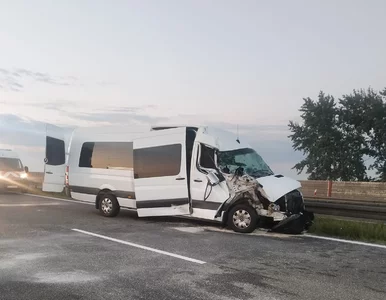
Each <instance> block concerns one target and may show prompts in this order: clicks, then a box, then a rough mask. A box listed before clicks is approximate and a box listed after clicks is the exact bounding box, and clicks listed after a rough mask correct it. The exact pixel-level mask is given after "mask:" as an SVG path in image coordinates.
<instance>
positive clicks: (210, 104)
mask: <svg viewBox="0 0 386 300" xmlns="http://www.w3.org/2000/svg"><path fill="white" fill-rule="evenodd" d="M385 11H386V2H385V1H382V0H380V1H375V0H373V1H370V0H369V1H353V0H351V1H346V0H339V1H329V0H327V1H298V0H292V1H285V0H282V1H275V0H273V1H259V0H254V1H250V0H243V1H237V0H234V1H230V0H222V1H220V0H218V1H216V0H212V1H210V0H205V1H204V0H192V1H188V0H175V1H168V0H164V1H157V0H154V1H150V0H138V1H134V0H132V1H130V0H126V1H120V0H115V1H107V0H106V1H98V0H93V1H88V0H83V1H75V0H68V1H43V0H35V1H27V0H24V1H23V0H13V1H5V0H0V148H4V147H12V148H13V149H15V150H16V151H18V152H19V154H20V156H21V157H22V159H23V161H24V164H25V165H28V166H29V167H30V169H31V170H32V171H34V170H36V171H41V170H42V169H43V158H44V134H45V133H44V128H45V124H46V123H52V124H57V125H59V126H65V127H75V126H81V127H84V126H110V125H114V126H136V125H143V124H152V125H161V124H176V123H178V124H182V123H189V124H193V123H198V124H209V125H214V126H221V127H223V128H226V129H229V130H232V131H235V130H236V128H237V126H239V130H240V134H241V135H242V136H243V137H245V138H246V139H248V140H249V142H250V144H252V145H253V147H254V148H255V149H256V150H257V152H258V153H260V154H261V155H262V156H263V158H264V159H265V160H266V162H267V163H268V164H269V165H270V166H271V168H272V169H273V170H274V171H275V172H276V173H281V174H283V175H287V176H291V177H295V178H298V179H304V178H305V177H306V174H300V175H298V174H297V173H296V171H295V170H293V169H291V168H292V166H293V165H294V164H295V163H297V162H298V161H299V160H301V158H302V153H297V152H294V151H293V149H292V145H291V141H290V140H289V139H288V135H289V134H290V132H289V131H288V126H287V125H288V122H289V120H295V121H300V116H299V115H300V113H299V111H298V110H299V108H300V106H301V105H302V103H303V98H304V97H311V98H316V97H317V95H318V93H319V91H320V90H323V91H324V92H326V93H328V94H332V95H334V96H335V97H339V96H341V95H342V94H346V93H350V92H351V91H352V90H353V89H359V88H367V87H369V86H371V87H373V88H374V89H378V90H379V89H383V88H384V87H385V86H386V55H385V53H386V40H385V39H384V37H383V34H384V32H385V29H386V18H385V17H384V12H385Z"/></svg>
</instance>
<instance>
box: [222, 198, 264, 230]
mask: <svg viewBox="0 0 386 300" xmlns="http://www.w3.org/2000/svg"><path fill="white" fill-rule="evenodd" d="M257 220H258V215H257V213H256V211H255V209H254V208H253V207H252V206H250V205H247V204H239V205H235V206H234V207H233V208H232V209H231V210H230V211H229V215H228V226H229V227H230V228H232V230H233V231H236V232H242V233H250V232H252V231H254V230H255V229H256V226H257Z"/></svg>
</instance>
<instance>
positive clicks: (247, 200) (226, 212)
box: [222, 195, 258, 225]
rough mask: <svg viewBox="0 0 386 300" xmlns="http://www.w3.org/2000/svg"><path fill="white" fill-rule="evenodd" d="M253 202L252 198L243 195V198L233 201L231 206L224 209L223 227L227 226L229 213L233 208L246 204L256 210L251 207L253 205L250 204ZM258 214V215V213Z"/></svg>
mask: <svg viewBox="0 0 386 300" xmlns="http://www.w3.org/2000/svg"><path fill="white" fill-rule="evenodd" d="M251 200H252V199H251V198H250V197H248V196H247V195H243V196H242V197H240V198H237V199H235V200H234V201H232V202H231V203H229V205H228V206H227V207H226V208H225V209H224V214H223V219H222V223H223V225H226V224H227V223H228V217H229V211H230V210H231V209H232V208H233V207H235V206H236V205H239V204H245V205H249V206H251V207H252V208H253V209H255V208H254V207H253V206H252V205H251V203H250V201H251ZM255 211H256V209H255ZM256 214H258V213H257V212H256Z"/></svg>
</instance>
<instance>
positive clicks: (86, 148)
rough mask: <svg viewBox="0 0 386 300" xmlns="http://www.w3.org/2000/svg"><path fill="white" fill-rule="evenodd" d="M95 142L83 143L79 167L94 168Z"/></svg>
mask: <svg viewBox="0 0 386 300" xmlns="http://www.w3.org/2000/svg"><path fill="white" fill-rule="evenodd" d="M94 144H95V143H90V142H88V143H84V144H83V146H82V150H81V151H80V158H79V167H82V168H92V165H91V158H92V153H93V151H94Z"/></svg>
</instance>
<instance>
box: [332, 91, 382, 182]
mask: <svg viewBox="0 0 386 300" xmlns="http://www.w3.org/2000/svg"><path fill="white" fill-rule="evenodd" d="M339 102H340V105H341V107H340V118H341V124H342V127H343V128H344V131H345V134H346V135H347V136H350V137H351V140H350V142H351V143H350V145H352V147H361V152H362V154H363V155H364V156H367V157H368V158H370V159H371V160H372V161H373V163H372V164H371V165H370V166H369V169H375V170H376V175H377V176H378V177H377V178H375V180H381V181H386V147H385V143H386V89H385V90H384V91H383V92H380V93H378V92H376V91H374V90H373V89H371V88H369V89H367V90H363V89H361V90H354V91H353V93H352V94H348V95H343V96H342V98H341V99H340V101H339ZM358 179H360V178H358Z"/></svg>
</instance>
